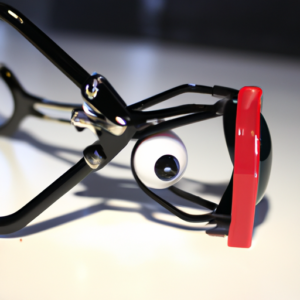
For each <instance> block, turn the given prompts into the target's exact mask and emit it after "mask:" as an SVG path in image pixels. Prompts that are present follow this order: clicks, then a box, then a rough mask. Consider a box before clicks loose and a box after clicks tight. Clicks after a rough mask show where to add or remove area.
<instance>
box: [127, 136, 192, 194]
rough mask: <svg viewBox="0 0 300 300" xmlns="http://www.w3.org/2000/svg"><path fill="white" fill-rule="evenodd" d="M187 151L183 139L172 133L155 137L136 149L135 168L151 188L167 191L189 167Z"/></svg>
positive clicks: (143, 142)
mask: <svg viewBox="0 0 300 300" xmlns="http://www.w3.org/2000/svg"><path fill="white" fill-rule="evenodd" d="M187 161H188V158H187V151H186V148H185V146H184V144H183V142H182V141H181V139H180V138H179V137H178V136H177V135H176V134H175V133H174V132H171V131H168V132H165V133H160V134H156V135H153V136H151V137H149V138H146V139H145V140H144V141H142V142H141V143H140V144H139V146H138V147H137V148H136V150H135V153H134V157H133V167H134V170H135V172H136V174H137V176H138V177H139V179H140V180H141V181H142V182H143V183H144V184H145V185H146V186H147V187H149V188H154V189H165V188H168V187H169V186H171V185H173V184H175V183H176V182H177V181H179V180H180V178H181V177H182V175H183V173H184V171H185V169H186V166H187Z"/></svg>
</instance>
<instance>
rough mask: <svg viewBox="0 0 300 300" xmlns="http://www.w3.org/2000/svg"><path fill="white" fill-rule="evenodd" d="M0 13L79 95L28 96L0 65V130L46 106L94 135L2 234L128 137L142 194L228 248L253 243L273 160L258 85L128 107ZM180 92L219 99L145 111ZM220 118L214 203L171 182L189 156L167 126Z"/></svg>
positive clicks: (7, 10)
mask: <svg viewBox="0 0 300 300" xmlns="http://www.w3.org/2000/svg"><path fill="white" fill-rule="evenodd" d="M0 18H1V19H3V20H4V21H6V22H7V23H9V24H10V25H11V26H13V27H14V28H15V29H17V30H18V31H19V32H20V33H21V34H22V35H23V36H24V37H25V38H26V39H27V40H29V41H30V42H31V43H32V44H33V45H34V46H35V47H36V48H37V49H38V50H40V51H41V52H42V53H43V54H44V55H45V56H46V57H47V58H48V59H49V60H50V61H51V62H52V63H53V64H54V65H56V66H57V67H58V69H60V70H61V71H62V72H63V73H64V74H65V75H66V76H67V77H68V78H69V79H70V80H71V81H73V83H74V84H75V85H76V86H77V87H79V88H80V90H81V95H82V97H83V105H82V106H81V105H72V104H63V103H59V102H53V101H49V100H44V99H41V98H38V97H36V96H33V95H30V94H29V93H27V92H25V91H24V89H23V88H22V87H21V85H20V84H19V82H18V81H17V79H16V77H15V76H14V75H13V73H12V72H11V71H10V70H9V69H8V68H7V67H5V66H4V65H2V66H0V75H1V78H2V79H3V80H4V81H5V83H6V84H7V86H8V87H9V89H10V91H11V93H12V95H13V101H14V111H13V113H12V115H11V116H10V118H8V120H7V121H6V122H4V123H3V124H2V126H0V134H2V135H6V136H10V135H11V134H13V132H14V131H15V130H16V129H17V127H18V124H19V122H20V121H21V120H22V119H23V118H24V117H26V116H27V115H34V116H36V117H40V118H48V119H49V117H48V116H47V115H46V114H44V113H42V112H41V110H42V108H51V109H55V110H58V111H60V110H69V111H72V117H71V124H72V125H73V126H74V127H75V128H76V129H77V130H78V131H82V130H84V129H86V128H88V129H90V130H91V131H92V132H94V133H95V135H96V136H97V137H98V140H97V141H96V142H95V143H94V144H92V145H90V146H88V147H87V148H85V149H84V151H83V158H82V159H81V160H80V161H79V162H78V163H77V164H75V165H74V166H73V167H72V168H71V169H70V170H68V171H67V172H66V173H65V174H63V175H62V176H61V177H60V178H58V179H57V180H56V181H55V182H54V183H52V184H51V185H50V186H49V187H48V188H46V189H45V190H44V191H43V192H41V193H40V194H39V195H37V196H36V197H35V198H34V199H32V200H31V201H30V202H28V203H27V204H26V205H25V206H24V207H22V208H21V209H20V210H18V211H17V212H15V213H13V214H11V215H8V216H4V217H0V234H9V233H12V232H15V231H18V230H20V229H21V228H23V227H25V226H26V225H27V224H28V223H29V222H31V221H32V220H33V219H34V218H36V217H37V216H38V215H39V214H41V213H42V212H43V211H44V210H46V209H47V208H48V207H49V206H50V205H52V204H53V203H54V202H55V201H56V200H58V199H59V198H60V197H61V196H63V195H64V194H65V193H66V192H68V191H69V190H70V189H71V188H72V187H74V186H75V185H76V184H77V183H79V182H80V181H81V180H82V179H84V178H85V177H86V176H88V175H89V174H90V173H92V172H95V171H98V170H100V169H102V168H103V167H105V166H106V165H107V164H108V163H109V162H110V161H111V160H112V159H113V158H114V157H115V156H116V155H117V154H118V153H119V152H120V151H121V150H122V149H123V148H124V147H125V146H126V145H127V144H128V142H129V141H130V140H132V139H134V140H137V142H136V145H135V147H134V149H133V151H132V156H131V169H132V173H133V176H134V178H135V180H136V182H137V184H138V185H139V187H140V188H141V189H142V190H143V191H144V192H145V193H146V194H147V195H148V196H150V197H151V198H152V199H153V200H155V201H156V202H158V203H159V204H160V205H162V206H163V207H164V208H166V209H167V210H168V211H169V212H171V213H172V214H174V215H176V216H177V217H179V218H181V219H182V220H184V221H187V222H207V223H209V224H215V225H216V226H215V227H214V228H212V229H208V230H207V233H208V234H209V235H217V236H226V235H228V246H230V247H243V248H248V247H250V246H251V241H252V231H253V223H254V213H255V205H256V204H257V203H259V201H260V200H261V199H262V198H263V195H264V193H265V191H266V188H267V184H268V180H269V176H270V172H271V163H272V143H271V137H270V132H269V129H268V126H267V123H266V121H265V119H264V117H263V115H262V114H261V101H262V90H261V89H260V88H258V87H252V86H246V87H243V88H242V89H240V90H235V89H231V88H226V87H221V86H214V87H208V86H201V85H196V84H184V85H181V86H178V87H175V88H173V89H170V90H167V91H165V92H163V93H161V94H158V95H155V96H152V97H150V98H148V99H145V100H143V101H140V102H138V103H135V104H133V105H129V106H127V105H126V103H125V102H124V101H123V99H122V98H121V97H120V96H119V95H118V93H117V92H116V91H115V90H114V88H113V87H112V86H111V84H110V83H109V82H108V80H107V79H106V78H105V77H104V76H102V75H100V74H97V73H93V74H92V75H89V74H88V73H87V72H86V71H85V70H84V69H83V68H82V67H81V66H79V65H78V64H77V63H76V62H75V61H74V60H73V59H72V58H71V57H70V56H68V54H66V53H65V52H64V51H63V50H62V49H61V48H60V47H59V46H58V45H56V44H55V43H54V42H53V41H52V40H51V39H50V38H49V37H47V36H46V35H45V34H44V33H43V32H42V31H41V30H40V29H38V28H37V27H36V26H35V25H34V24H32V23H31V22H30V21H29V20H28V19H27V18H26V17H25V16H24V15H22V14H21V13H20V12H18V11H17V10H15V9H14V8H12V7H10V6H8V5H6V4H0ZM183 93H200V94H208V95H212V96H214V97H217V98H221V100H219V101H217V102H216V103H215V104H213V105H199V104H187V105H181V106H177V107H172V108H166V109H160V110H152V111H144V110H145V109H147V108H150V107H152V106H154V105H156V104H158V103H161V102H163V101H165V100H167V99H170V98H172V97H175V96H177V95H180V94H183ZM220 116H223V127H224V134H225V140H226V144H227V147H228V151H229V156H230V159H231V161H232V164H233V174H232V177H231V179H230V181H229V184H228V186H227V188H226V190H225V192H224V194H223V196H222V198H221V201H220V203H219V204H218V205H217V204H215V203H213V202H210V201H208V200H205V199H203V198H201V197H198V196H195V195H192V194H190V193H188V192H186V191H183V190H181V189H179V188H177V187H175V186H174V184H175V183H176V182H178V181H179V180H180V179H181V177H182V176H183V174H184V171H185V168H186V165H187V160H188V159H187V151H186V149H185V146H184V144H183V142H182V141H181V140H180V138H179V137H178V136H177V135H176V134H175V133H173V132H172V131H171V130H172V129H174V128H177V127H180V126H184V125H188V124H192V123H195V122H200V121H204V120H208V119H212V118H216V117H220ZM50 119H51V118H50ZM58 121H61V122H66V121H65V120H61V119H58ZM165 188H168V189H169V190H170V191H171V192H172V193H174V194H176V195H178V196H180V197H181V198H183V199H185V200H187V201H191V202H194V203H196V204H198V205H200V206H202V207H205V208H207V209H209V210H211V212H210V213H207V214H202V215H192V214H188V213H186V212H184V211H182V210H180V209H178V208H177V207H175V206H173V205H172V204H171V203H169V202H168V201H166V200H165V199H162V198H161V197H159V196H158V195H157V194H156V193H155V190H156V189H165Z"/></svg>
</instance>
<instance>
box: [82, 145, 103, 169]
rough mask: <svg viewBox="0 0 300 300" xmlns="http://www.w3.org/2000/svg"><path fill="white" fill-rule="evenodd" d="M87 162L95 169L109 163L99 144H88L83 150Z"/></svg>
mask: <svg viewBox="0 0 300 300" xmlns="http://www.w3.org/2000/svg"><path fill="white" fill-rule="evenodd" d="M83 156H84V159H85V162H86V163H87V164H88V165H89V167H90V168H91V169H93V170H100V169H102V168H103V167H104V166H105V165H106V164H107V157H106V155H105V153H104V151H103V149H102V147H101V145H99V144H94V145H91V146H88V147H87V148H85V149H84V151H83Z"/></svg>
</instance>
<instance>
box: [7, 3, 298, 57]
mask: <svg viewBox="0 0 300 300" xmlns="http://www.w3.org/2000/svg"><path fill="white" fill-rule="evenodd" d="M3 2H6V3H8V4H10V5H13V6H15V8H17V9H19V10H20V11H21V12H23V13H24V14H25V15H26V16H28V17H29V18H30V19H32V20H34V22H35V23H36V24H37V25H38V26H40V27H42V28H43V29H45V28H48V29H49V30H56V31H70V32H81V33H85V34H88V35H90V34H98V35H110V36H114V37H119V38H120V37H122V38H126V37H131V38H132V37H134V38H138V39H143V40H153V41H168V42H173V43H180V44H183V43H184V44H192V45H201V46H210V47H218V48H227V49H238V50H246V51H256V52H267V53H276V54H283V55H288V56H291V55H292V56H299V55H300V39H299V30H300V18H299V10H300V2H299V1H296V0H286V1H282V0H281V1H259V0H252V1H237V0H228V1H222V0H211V1H203V0H200V1H196V0H185V1H181V0H126V1H122V0H110V1H107V0H97V1H95V0H84V1H82V0H63V1H62V0H6V1H3Z"/></svg>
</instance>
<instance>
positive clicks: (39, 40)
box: [0, 3, 89, 88]
mask: <svg viewBox="0 0 300 300" xmlns="http://www.w3.org/2000/svg"><path fill="white" fill-rule="evenodd" d="M0 19H2V20H3V21H5V22H7V23H8V24H9V25H11V26H12V27H14V28H15V29H16V30H18V31H19V32H20V33H21V34H22V35H23V36H24V37H25V38H26V39H27V40H28V41H29V42H30V43H31V44H33V45H34V46H35V47H36V48H37V49H38V50H39V51H40V52H41V53H43V54H44V55H45V56H46V57H47V58H48V59H49V60H50V61H51V62H52V63H53V64H54V65H55V66H56V67H57V68H58V69H59V70H61V71H62V72H63V73H64V74H65V75H66V76H67V77H68V78H69V79H71V80H72V81H73V82H74V83H75V84H76V85H77V86H78V87H79V88H81V87H82V85H83V83H84V82H85V81H86V80H87V78H88V77H89V74H88V73H87V72H86V71H85V70H84V69H83V68H82V67H81V66H80V65H79V64H78V63H77V62H76V61H75V60H73V59H72V58H71V57H70V56H69V55H68V54H67V53H66V52H65V51H64V50H62V49H61V48H60V47H59V46H58V45H57V44H56V43H54V42H53V41H52V40H51V39H50V38H49V37H48V36H47V35H46V34H45V33H43V32H42V31H41V30H40V29H39V28H38V27H36V26H35V25H34V24H33V23H32V22H31V21H29V19H27V18H26V17H25V16H24V15H23V14H22V13H20V12H19V11H17V10H16V9H15V8H13V7H11V6H9V5H7V4H4V3H0Z"/></svg>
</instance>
